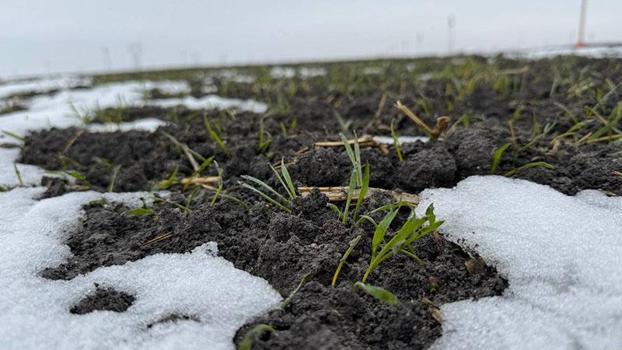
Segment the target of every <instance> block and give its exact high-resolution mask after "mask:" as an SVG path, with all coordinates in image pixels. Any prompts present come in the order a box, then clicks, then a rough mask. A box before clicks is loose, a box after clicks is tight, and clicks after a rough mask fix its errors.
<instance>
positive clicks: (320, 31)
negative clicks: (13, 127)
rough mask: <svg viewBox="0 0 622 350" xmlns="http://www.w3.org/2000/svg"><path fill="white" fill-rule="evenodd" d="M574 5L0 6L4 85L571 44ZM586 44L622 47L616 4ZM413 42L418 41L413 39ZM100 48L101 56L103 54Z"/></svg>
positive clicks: (598, 4)
mask: <svg viewBox="0 0 622 350" xmlns="http://www.w3.org/2000/svg"><path fill="white" fill-rule="evenodd" d="M579 4H580V0H546V1H540V0H522V1H509V0H472V1H468V0H410V1H407V0H383V1H380V0H375V1H374V0H332V1H326V0H315V1H296V0H274V1H268V0H263V1H256V0H223V1H209V0H185V1H183V0H178V1H174V0H167V1H165V0H105V1H90V0H57V1H50V0H0V77H1V76H7V75H17V74H20V75H21V74H40V73H49V72H59V71H85V70H106V69H117V70H118V69H131V68H134V67H135V60H134V59H133V56H132V54H131V53H130V51H131V49H130V47H132V48H133V50H134V51H140V53H139V54H138V55H136V56H139V61H140V66H141V67H143V68H145V67H158V66H179V65H192V64H222V63H250V62H266V61H289V60H300V59H304V60H309V59H330V58H348V57H363V56H379V55H398V54H399V55H420V54H444V53H446V52H447V50H448V29H447V18H448V16H450V15H453V16H455V19H456V40H455V48H456V50H457V51H458V50H459V51H469V52H473V51H478V52H481V51H497V50H501V49H517V48H530V47H531V48H533V47H540V46H545V45H559V44H569V43H572V42H574V40H576V39H575V36H576V32H577V23H578V17H579V7H580V6H579ZM588 7H589V9H588V19H587V22H588V30H587V33H588V39H590V40H593V41H617V40H620V41H622V20H620V19H619V16H620V14H621V13H622V1H620V0H589V5H588ZM417 36H419V38H420V40H417ZM106 52H107V53H106Z"/></svg>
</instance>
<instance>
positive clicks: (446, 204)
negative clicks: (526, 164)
mask: <svg viewBox="0 0 622 350" xmlns="http://www.w3.org/2000/svg"><path fill="white" fill-rule="evenodd" d="M421 198H422V204H421V205H420V206H419V209H418V210H419V211H423V210H425V208H426V207H427V206H428V204H430V203H434V207H435V209H436V213H437V215H438V217H439V218H440V219H443V220H445V224H444V225H443V226H442V231H443V232H444V233H445V235H446V236H447V237H448V238H449V239H450V240H452V241H455V242H459V243H460V244H461V245H466V246H469V247H471V248H472V249H474V250H475V251H477V252H478V253H479V254H481V255H482V257H483V258H484V259H485V260H486V261H487V262H489V263H492V264H495V265H496V267H497V269H498V270H499V272H500V273H501V274H502V275H505V276H507V278H508V280H509V283H510V286H509V288H508V290H507V291H506V292H505V294H504V295H503V296H501V297H492V298H484V299H481V300H479V301H461V302H457V303H452V304H446V305H444V306H443V307H442V311H443V315H444V323H443V336H442V338H441V339H440V340H439V341H438V342H437V343H436V344H435V347H434V348H435V349H622V260H621V259H622V198H619V197H614V198H608V197H606V196H604V195H603V194H601V193H600V192H598V191H583V192H581V193H579V194H577V195H576V196H566V195H564V194H561V193H559V192H557V191H555V190H553V189H552V188H550V187H548V186H543V185H538V184H534V183H531V182H528V181H524V180H515V179H507V178H503V177H497V176H485V177H482V176H475V177H470V178H468V179H466V180H463V181H462V182H460V183H459V184H458V186H457V187H456V188H454V189H432V190H426V191H424V192H423V193H422V194H421ZM420 214H422V213H420Z"/></svg>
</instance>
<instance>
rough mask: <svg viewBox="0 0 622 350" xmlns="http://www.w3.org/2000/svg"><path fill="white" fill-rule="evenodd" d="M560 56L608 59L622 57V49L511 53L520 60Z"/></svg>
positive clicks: (571, 49) (585, 48)
mask: <svg viewBox="0 0 622 350" xmlns="http://www.w3.org/2000/svg"><path fill="white" fill-rule="evenodd" d="M560 55H564V56H566V55H575V56H585V57H596V58H606V57H621V56H622V47H584V48H580V49H576V48H573V47H567V48H554V49H550V48H545V49H538V50H530V51H526V52H516V53H509V54H508V56H510V57H518V58H531V59H539V58H547V57H555V56H560Z"/></svg>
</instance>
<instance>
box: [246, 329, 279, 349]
mask: <svg viewBox="0 0 622 350" xmlns="http://www.w3.org/2000/svg"><path fill="white" fill-rule="evenodd" d="M274 332H276V330H275V329H274V328H273V327H272V326H270V325H267V324H265V323H260V324H257V325H255V326H254V327H253V328H251V329H250V330H249V331H248V332H246V334H245V335H244V338H242V341H241V342H240V344H238V349H237V350H252V348H253V342H254V341H255V340H257V339H259V337H261V336H263V335H264V334H266V333H271V334H272V333H274Z"/></svg>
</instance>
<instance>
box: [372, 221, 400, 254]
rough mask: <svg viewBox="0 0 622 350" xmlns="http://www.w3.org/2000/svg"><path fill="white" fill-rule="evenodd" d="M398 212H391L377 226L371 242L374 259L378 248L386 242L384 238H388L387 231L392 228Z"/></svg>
mask: <svg viewBox="0 0 622 350" xmlns="http://www.w3.org/2000/svg"><path fill="white" fill-rule="evenodd" d="M397 212H398V210H397V209H394V210H392V211H390V212H389V213H388V214H387V215H385V217H384V218H383V219H382V221H380V223H379V224H378V226H376V230H375V231H374V236H373V238H372V241H371V256H372V259H374V258H375V257H376V252H377V250H378V247H379V246H380V244H381V243H382V242H383V241H384V237H385V236H386V234H387V231H388V230H389V226H391V223H392V222H393V219H395V216H396V215H397Z"/></svg>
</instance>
